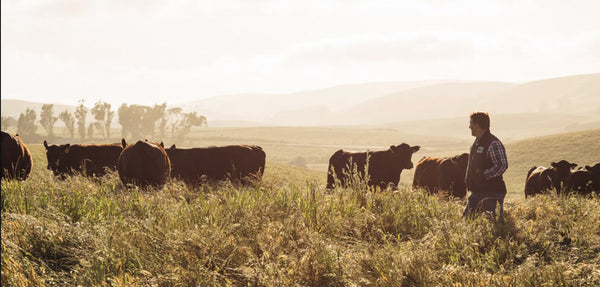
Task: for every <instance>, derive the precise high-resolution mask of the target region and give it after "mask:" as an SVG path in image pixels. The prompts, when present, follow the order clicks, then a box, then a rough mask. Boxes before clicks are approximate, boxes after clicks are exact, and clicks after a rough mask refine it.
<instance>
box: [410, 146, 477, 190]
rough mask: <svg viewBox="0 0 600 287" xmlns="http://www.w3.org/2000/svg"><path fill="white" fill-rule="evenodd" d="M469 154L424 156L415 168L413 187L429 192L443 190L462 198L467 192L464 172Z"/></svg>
mask: <svg viewBox="0 0 600 287" xmlns="http://www.w3.org/2000/svg"><path fill="white" fill-rule="evenodd" d="M468 163H469V154H468V153H463V154H461V155H457V156H454V157H442V158H440V157H425V158H423V159H421V160H420V161H419V163H418V164H417V167H416V168H415V176H414V178H413V187H414V188H418V187H422V188H424V189H426V190H427V191H429V192H430V193H437V192H445V193H447V194H449V195H452V196H454V197H459V198H463V197H465V195H466V194H467V188H466V187H465V173H466V171H467V164H468Z"/></svg>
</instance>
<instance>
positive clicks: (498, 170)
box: [463, 112, 508, 217]
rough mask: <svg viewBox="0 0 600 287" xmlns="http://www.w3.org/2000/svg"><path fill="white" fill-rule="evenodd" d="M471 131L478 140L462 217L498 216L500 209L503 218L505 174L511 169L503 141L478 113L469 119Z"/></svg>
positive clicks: (486, 117)
mask: <svg viewBox="0 0 600 287" xmlns="http://www.w3.org/2000/svg"><path fill="white" fill-rule="evenodd" d="M469 117H470V123H469V128H470V129H471V134H472V135H473V136H474V137H475V142H474V143H473V145H472V146H471V152H470V153H469V164H468V166H467V172H466V176H465V183H466V185H467V189H468V190H470V191H471V196H469V201H468V202H467V207H466V208H465V211H464V212H463V216H469V215H471V214H473V213H475V212H486V213H491V214H492V215H494V216H495V214H496V213H495V210H496V206H497V205H499V206H500V217H502V212H503V204H504V197H505V196H506V185H505V184H504V179H503V178H502V174H503V173H504V171H506V169H507V168H508V160H507V159H506V150H505V149H504V145H502V143H501V142H500V140H499V139H498V138H497V137H495V136H494V135H492V134H491V133H490V116H489V115H488V113H485V112H475V113H472V114H471V115H470V116H469Z"/></svg>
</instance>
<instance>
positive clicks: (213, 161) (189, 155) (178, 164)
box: [166, 145, 266, 184]
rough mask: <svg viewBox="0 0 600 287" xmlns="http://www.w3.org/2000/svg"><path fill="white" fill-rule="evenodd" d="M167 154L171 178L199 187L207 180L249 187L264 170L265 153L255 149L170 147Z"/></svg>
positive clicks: (241, 147)
mask: <svg viewBox="0 0 600 287" xmlns="http://www.w3.org/2000/svg"><path fill="white" fill-rule="evenodd" d="M166 151H167V155H169V159H170V160H171V177H174V178H178V179H181V180H183V181H185V182H186V183H192V184H195V183H199V182H200V181H201V178H202V177H206V178H207V179H208V180H223V179H229V180H231V181H233V182H240V181H241V182H242V183H245V184H248V183H251V182H252V179H260V178H262V174H263V172H264V170H265V158H266V155H265V152H264V151H263V149H262V148H261V147H260V146H255V145H230V146H221V147H206V148H189V149H182V148H177V147H176V146H175V145H172V146H171V147H170V148H168V149H166Z"/></svg>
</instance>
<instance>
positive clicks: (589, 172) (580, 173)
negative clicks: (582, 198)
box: [566, 163, 600, 195]
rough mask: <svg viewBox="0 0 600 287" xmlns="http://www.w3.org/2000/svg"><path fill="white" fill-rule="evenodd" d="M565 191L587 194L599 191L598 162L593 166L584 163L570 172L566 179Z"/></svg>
mask: <svg viewBox="0 0 600 287" xmlns="http://www.w3.org/2000/svg"><path fill="white" fill-rule="evenodd" d="M566 186H567V187H566V190H567V192H574V193H578V194H582V195H587V194H590V193H592V192H596V193H600V163H597V164H596V165H594V166H593V167H591V166H589V165H586V166H585V167H584V168H580V169H579V170H576V171H574V172H572V173H571V174H570V175H569V176H568V177H567V181H566Z"/></svg>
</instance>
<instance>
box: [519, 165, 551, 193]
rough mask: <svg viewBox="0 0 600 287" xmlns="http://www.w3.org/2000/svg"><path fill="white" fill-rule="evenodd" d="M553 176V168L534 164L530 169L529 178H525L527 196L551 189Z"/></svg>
mask: <svg viewBox="0 0 600 287" xmlns="http://www.w3.org/2000/svg"><path fill="white" fill-rule="evenodd" d="M551 177H552V169H550V168H546V167H543V166H539V167H535V166H534V167H532V168H531V169H529V171H528V172H527V179H526V180H525V198H527V197H528V196H532V195H536V194H539V193H542V192H543V191H544V190H547V189H550V188H551V187H552V182H551V180H550V178H551Z"/></svg>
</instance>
